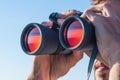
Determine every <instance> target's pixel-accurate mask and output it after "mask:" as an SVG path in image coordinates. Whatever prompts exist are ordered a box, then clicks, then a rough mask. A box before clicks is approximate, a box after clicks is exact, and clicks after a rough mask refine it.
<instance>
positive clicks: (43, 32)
mask: <svg viewBox="0 0 120 80" xmlns="http://www.w3.org/2000/svg"><path fill="white" fill-rule="evenodd" d="M57 17H58V15H55V13H54V14H52V15H50V17H49V19H50V20H51V21H52V22H53V26H52V29H50V28H48V27H46V26H43V25H41V24H38V23H30V24H28V25H27V26H26V27H25V28H24V30H23V32H22V35H21V47H22V49H23V51H24V52H25V53H27V54H29V55H38V54H69V53H70V52H71V51H73V50H88V49H91V48H92V46H93V44H94V43H95V31H94V27H93V26H92V24H91V23H90V22H89V21H87V20H86V19H84V18H81V17H80V16H79V15H73V16H70V17H68V18H67V19H65V21H64V22H63V24H62V26H58V25H57V21H56V20H57ZM57 28H59V29H57Z"/></svg>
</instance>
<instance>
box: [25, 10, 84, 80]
mask: <svg viewBox="0 0 120 80" xmlns="http://www.w3.org/2000/svg"><path fill="white" fill-rule="evenodd" d="M76 12H77V11H76V10H69V11H66V12H64V13H61V14H60V19H62V20H63V19H64V18H66V17H68V16H70V15H73V14H75V13H76ZM58 23H59V24H61V23H62V21H61V20H58ZM42 24H43V25H45V26H48V27H50V26H52V22H42ZM82 57H83V52H81V51H74V52H73V53H72V54H69V55H37V56H35V59H34V64H33V69H32V72H31V73H30V75H29V76H28V79H27V80H57V79H58V78H59V77H61V76H63V75H65V74H66V73H67V72H68V71H69V69H70V68H71V67H73V66H74V65H75V64H76V63H77V62H78V61H79V60H80V59H82Z"/></svg>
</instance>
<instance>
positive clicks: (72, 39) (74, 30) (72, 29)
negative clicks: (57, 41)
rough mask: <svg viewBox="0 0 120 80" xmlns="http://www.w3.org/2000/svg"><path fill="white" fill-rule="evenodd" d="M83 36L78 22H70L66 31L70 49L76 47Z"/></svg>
mask: <svg viewBox="0 0 120 80" xmlns="http://www.w3.org/2000/svg"><path fill="white" fill-rule="evenodd" d="M82 36H83V28H82V25H81V23H80V22H79V21H77V20H76V21H74V22H72V23H71V24H70V25H69V27H68V29H67V42H68V45H69V46H70V47H75V46H76V45H78V44H79V43H80V42H81V40H82Z"/></svg>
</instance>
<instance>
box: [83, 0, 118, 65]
mask: <svg viewBox="0 0 120 80" xmlns="http://www.w3.org/2000/svg"><path fill="white" fill-rule="evenodd" d="M119 4H120V2H119V3H118V2H114V1H113V2H112V1H106V2H105V3H101V4H98V5H95V6H93V7H91V8H89V9H88V10H86V11H85V12H84V14H83V15H82V17H84V18H87V19H88V20H89V21H90V22H92V24H93V25H94V27H95V33H96V39H97V45H98V49H99V52H100V55H101V57H102V58H103V60H104V61H105V62H106V63H107V64H109V66H110V67H112V66H113V65H114V64H116V63H120V55H119V54H120V49H119V47H120V38H119V35H120V26H119V24H120V11H119V7H118V6H119Z"/></svg>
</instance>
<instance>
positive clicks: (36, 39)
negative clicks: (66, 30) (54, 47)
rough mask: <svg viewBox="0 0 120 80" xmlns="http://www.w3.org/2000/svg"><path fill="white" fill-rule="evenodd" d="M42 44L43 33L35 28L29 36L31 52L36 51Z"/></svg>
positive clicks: (28, 43) (28, 42)
mask: <svg viewBox="0 0 120 80" xmlns="http://www.w3.org/2000/svg"><path fill="white" fill-rule="evenodd" d="M40 44H41V33H40V31H39V29H38V28H36V27H34V28H33V29H32V30H31V31H30V32H29V34H28V38H27V45H28V49H29V50H30V52H33V51H35V50H36V49H38V47H39V46H40Z"/></svg>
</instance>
